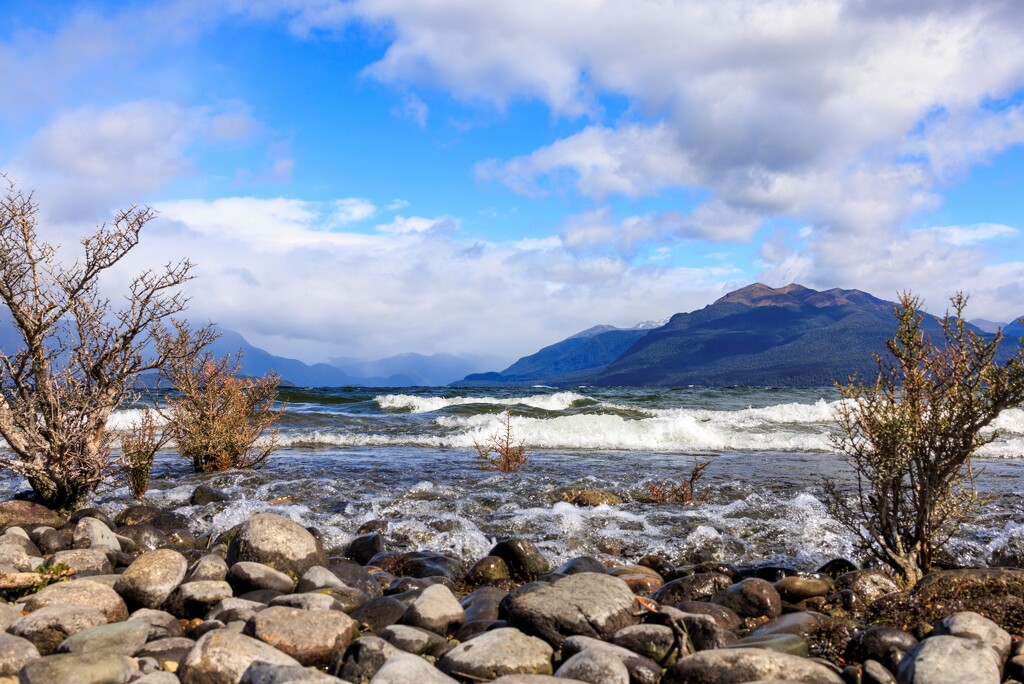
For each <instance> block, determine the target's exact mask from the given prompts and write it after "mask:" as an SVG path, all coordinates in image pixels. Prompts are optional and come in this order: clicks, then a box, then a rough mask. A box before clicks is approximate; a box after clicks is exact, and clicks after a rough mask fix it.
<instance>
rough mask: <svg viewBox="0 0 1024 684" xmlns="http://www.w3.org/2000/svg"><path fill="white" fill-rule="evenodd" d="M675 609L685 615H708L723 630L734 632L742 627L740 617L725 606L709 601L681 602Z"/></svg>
mask: <svg viewBox="0 0 1024 684" xmlns="http://www.w3.org/2000/svg"><path fill="white" fill-rule="evenodd" d="M675 607H676V608H677V609H679V610H681V611H683V612H684V613H693V614H696V615H707V616H709V617H711V618H712V619H713V620H714V621H715V622H716V623H718V624H719V625H720V626H721V627H722V628H723V629H728V630H733V629H736V628H737V627H739V626H740V616H739V615H737V614H736V613H735V612H733V611H732V610H729V609H728V608H726V607H725V606H720V605H718V604H717V603H711V602H709V601H680V602H679V603H677V604H675Z"/></svg>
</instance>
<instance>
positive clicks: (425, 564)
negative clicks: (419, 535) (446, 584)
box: [403, 551, 466, 583]
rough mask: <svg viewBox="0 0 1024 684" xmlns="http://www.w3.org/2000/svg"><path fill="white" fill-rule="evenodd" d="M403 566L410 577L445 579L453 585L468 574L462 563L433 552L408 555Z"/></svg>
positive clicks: (413, 552)
mask: <svg viewBox="0 0 1024 684" xmlns="http://www.w3.org/2000/svg"><path fill="white" fill-rule="evenodd" d="M403 566H404V567H405V571H406V574H407V575H408V576H409V577H418V578H426V577H429V578H445V579H447V580H449V581H451V582H452V583H455V582H458V581H459V580H460V579H462V578H463V577H464V576H465V574H466V569H465V568H464V567H463V566H462V562H461V561H459V560H458V559H455V558H451V557H450V556H445V555H443V554H440V553H435V552H433V551H412V552H410V553H407V554H405V559H404V560H403Z"/></svg>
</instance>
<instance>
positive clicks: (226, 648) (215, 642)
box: [178, 629, 299, 684]
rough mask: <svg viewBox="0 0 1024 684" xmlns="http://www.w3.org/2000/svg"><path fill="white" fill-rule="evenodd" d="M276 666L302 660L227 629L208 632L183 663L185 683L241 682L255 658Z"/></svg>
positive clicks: (179, 672)
mask: <svg viewBox="0 0 1024 684" xmlns="http://www.w3.org/2000/svg"><path fill="white" fill-rule="evenodd" d="M256 660H259V661H262V662H266V663H271V664H275V665H299V662H298V661H297V660H295V659H294V658H292V657H291V656H289V655H286V654H285V653H282V652H281V651H279V650H277V649H276V648H274V647H273V646H271V645H270V644H265V643H263V642H262V641H259V640H258V639H253V638H252V637H249V636H245V635H244V634H239V633H237V632H233V631H231V630H227V629H215V630H213V631H211V632H207V633H206V634H204V635H203V636H202V637H201V638H200V639H199V641H197V642H196V645H195V646H194V647H193V648H192V650H191V651H189V653H188V655H187V656H185V659H184V660H183V661H182V663H181V669H179V670H178V676H179V678H180V679H181V682H182V684H238V682H239V681H240V680H241V679H242V676H243V675H244V674H245V671H246V670H247V669H248V668H249V666H250V665H252V663H253V661H256Z"/></svg>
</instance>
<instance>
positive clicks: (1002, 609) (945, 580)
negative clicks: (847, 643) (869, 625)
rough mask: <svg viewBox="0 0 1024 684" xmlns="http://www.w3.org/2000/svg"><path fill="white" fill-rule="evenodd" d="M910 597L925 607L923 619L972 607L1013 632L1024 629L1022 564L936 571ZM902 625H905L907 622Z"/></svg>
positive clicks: (934, 618) (1023, 572) (974, 610)
mask: <svg viewBox="0 0 1024 684" xmlns="http://www.w3.org/2000/svg"><path fill="white" fill-rule="evenodd" d="M911 600H912V603H913V604H915V605H917V606H924V607H925V610H924V611H923V612H922V614H921V619H923V620H927V621H929V622H935V621H937V620H940V619H942V618H944V617H946V616H947V615H949V614H951V613H955V612H960V611H973V612H976V613H980V614H982V615H986V616H988V618H989V619H991V620H993V621H995V622H996V623H997V624H999V625H1002V626H1003V628H1004V629H1006V630H1008V631H1010V632H1012V633H1016V634H1020V633H1022V632H1024V569H1022V568H976V569H964V570H937V571H933V572H930V573H928V574H927V575H925V576H924V577H923V578H922V579H921V581H920V582H918V583H917V586H916V587H914V589H913V591H912V592H911ZM879 603H880V604H881V603H882V602H879ZM882 607H884V606H882ZM874 608H875V607H874V606H872V609H874ZM929 608H930V610H929ZM899 626H901V627H904V628H906V626H905V625H899Z"/></svg>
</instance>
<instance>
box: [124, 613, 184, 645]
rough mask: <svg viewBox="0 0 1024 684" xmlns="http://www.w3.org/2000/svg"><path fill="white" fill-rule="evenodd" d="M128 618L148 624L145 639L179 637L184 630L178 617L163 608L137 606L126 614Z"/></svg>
mask: <svg viewBox="0 0 1024 684" xmlns="http://www.w3.org/2000/svg"><path fill="white" fill-rule="evenodd" d="M128 619H129V620H138V621H139V622H145V623H146V624H147V625H149V636H148V637H147V639H146V640H147V641H155V640H156V639H165V638H168V637H180V636H181V635H182V634H184V632H185V630H184V629H182V627H181V623H180V622H178V618H176V617H174V616H173V615H171V614H170V613H168V612H167V611H164V610H154V609H152V608H139V609H138V610H137V611H135V612H134V613H132V614H131V615H129V616H128Z"/></svg>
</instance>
